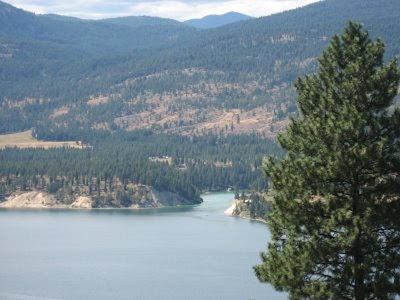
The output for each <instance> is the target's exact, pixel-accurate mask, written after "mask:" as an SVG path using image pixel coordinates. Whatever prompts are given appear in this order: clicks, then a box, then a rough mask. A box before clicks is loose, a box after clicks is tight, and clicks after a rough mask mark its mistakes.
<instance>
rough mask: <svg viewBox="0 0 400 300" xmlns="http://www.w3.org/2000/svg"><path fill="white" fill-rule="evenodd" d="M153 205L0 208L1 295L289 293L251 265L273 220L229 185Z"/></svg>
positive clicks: (119, 296)
mask: <svg viewBox="0 0 400 300" xmlns="http://www.w3.org/2000/svg"><path fill="white" fill-rule="evenodd" d="M203 199H204V203H202V204H201V205H199V206H195V207H184V208H183V207H181V208H168V209H155V210H141V211H131V210H129V211H128V210H92V211H85V210H0V299H28V300H32V299H174V300H175V299H286V296H285V295H284V294H281V293H277V292H275V291H274V290H273V288H272V287H271V286H269V285H267V284H262V283H259V282H258V280H257V278H256V277H255V275H254V274H253V271H252V266H253V265H255V264H257V263H259V262H260V259H259V252H260V251H263V250H265V249H266V245H267V240H268V238H269V234H268V231H267V227H266V225H264V224H262V223H257V222H252V221H248V220H243V219H239V218H233V217H228V216H225V215H224V213H223V212H224V210H225V209H226V208H227V207H228V206H229V205H230V203H231V202H232V200H233V194H231V193H217V194H208V195H204V197H203Z"/></svg>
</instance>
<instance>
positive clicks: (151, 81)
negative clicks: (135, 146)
mask: <svg viewBox="0 0 400 300" xmlns="http://www.w3.org/2000/svg"><path fill="white" fill-rule="evenodd" d="M1 16H2V17H1V21H0V23H1V24H6V23H7V24H8V23H10V24H8V25H7V26H1V27H0V37H1V38H0V41H1V43H0V53H1V57H2V59H1V60H0V66H1V68H0V88H1V90H2V95H1V96H2V106H1V108H0V120H1V122H0V131H1V132H13V131H18V130H20V131H22V130H26V129H29V128H32V127H34V128H47V129H49V128H52V132H59V131H60V130H64V131H65V132H69V134H68V135H69V138H71V136H70V133H71V132H77V131H78V130H83V129H98V130H106V131H116V130H118V129H122V130H128V131H132V130H136V129H151V130H153V131H156V132H170V133H179V134H184V135H203V134H207V133H210V132H211V133H215V134H222V135H226V134H239V133H252V132H256V133H259V134H261V135H264V136H267V137H274V136H275V135H276V133H277V132H278V131H279V130H280V129H281V128H283V127H284V126H285V125H286V123H287V117H288V116H289V115H291V114H294V113H296V106H295V103H294V98H295V94H294V91H293V87H292V83H293V80H294V79H295V78H296V77H297V76H298V75H302V74H306V73H310V72H313V71H314V70H315V66H316V64H317V57H318V56H319V55H320V53H321V51H322V49H323V48H324V47H326V45H327V44H328V42H329V40H330V38H331V37H332V35H333V34H334V33H336V32H341V31H342V29H343V27H344V26H345V24H346V23H347V22H348V20H349V19H352V20H353V21H359V22H363V23H364V24H365V26H366V28H367V29H368V30H369V31H370V33H371V36H372V37H373V38H375V37H377V36H381V37H382V38H383V39H384V41H385V42H386V44H387V54H388V56H391V57H392V56H396V55H399V53H400V50H399V49H400V40H399V39H398V37H399V36H400V23H399V22H398V20H399V19H400V2H399V1H398V0H382V1H379V3H378V2H376V1H373V0H354V1H346V0H326V1H323V2H319V3H316V4H312V5H309V6H306V7H303V8H299V9H295V10H292V11H289V12H285V13H281V14H276V15H273V16H269V17H264V18H259V19H252V20H249V21H245V22H241V23H240V24H238V23H234V24H231V25H227V26H223V27H220V28H216V29H210V30H196V29H192V28H190V27H189V26H186V25H183V24H181V25H179V24H176V22H174V21H170V20H160V19H157V18H156V19H155V20H153V19H152V18H140V17H139V19H135V18H122V19H114V20H111V21H110V20H105V21H82V20H77V19H68V18H67V19H66V20H55V19H57V18H54V17H48V16H47V17H46V16H35V15H32V14H29V13H26V12H23V11H20V10H16V9H13V8H10V7H9V6H6V9H4V8H3V9H1ZM61 19H62V18H61ZM32 20H33V21H32ZM135 20H136V21H137V23H135V22H136V21H135ZM56 21H57V22H56ZM153 21H154V22H155V24H156V25H154V26H150V25H149V23H152V22H153ZM29 22H30V23H29ZM46 22H48V23H46ZM50 22H53V23H51V24H50ZM54 22H56V24H54ZM115 22H117V23H119V24H111V23H115ZM141 23H143V24H146V26H144V27H142V26H141V25H138V24H141ZM170 23H171V27H173V28H174V29H173V31H171V34H167V35H165V34H163V31H158V29H157V30H156V28H159V27H161V28H164V29H165V28H170V27H168V26H169V25H168V24H170ZM24 24H25V25H24ZM26 24H30V25H26ZM46 24H47V25H46ZM129 24H131V25H129ZM132 24H136V25H132ZM16 25H18V26H16ZM24 26H25V27H24ZM46 26H47V27H46ZM17 27H18V28H19V29H15V28H17ZM48 27H51V28H50V29H48V30H47V28H48ZM43 28H46V30H41V29H43ZM78 29H79V31H78ZM165 30H167V29H165ZM22 31H24V32H22ZM44 32H45V34H44ZM160 32H161V33H160ZM56 33H57V37H56ZM71 35H73V36H74V37H71ZM149 41H153V42H149ZM127 44H129V45H128V46H127ZM88 53H89V54H88ZM90 53H95V55H94V56H93V55H92V54H90ZM102 53H103V54H104V55H102ZM105 53H107V55H105ZM33 58H35V59H33ZM40 132H43V130H40ZM58 136H60V135H58ZM61 136H63V135H61ZM65 136H66V135H65ZM73 139H79V137H76V138H75V137H74V138H73Z"/></svg>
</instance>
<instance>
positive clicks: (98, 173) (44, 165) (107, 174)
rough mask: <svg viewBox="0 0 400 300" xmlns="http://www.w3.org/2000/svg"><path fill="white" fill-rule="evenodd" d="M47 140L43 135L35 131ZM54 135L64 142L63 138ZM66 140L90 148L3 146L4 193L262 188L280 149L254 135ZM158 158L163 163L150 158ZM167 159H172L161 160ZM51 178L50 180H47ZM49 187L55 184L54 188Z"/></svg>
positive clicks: (192, 194)
mask: <svg viewBox="0 0 400 300" xmlns="http://www.w3.org/2000/svg"><path fill="white" fill-rule="evenodd" d="M36 134H37V135H39V137H41V138H43V137H44V134H43V133H41V132H40V131H38V132H36ZM45 137H47V138H51V137H56V138H57V139H58V140H62V137H61V136H50V135H47V136H45ZM63 138H65V139H70V138H73V139H80V140H81V141H82V142H83V143H84V144H88V145H90V146H89V147H87V148H85V149H82V150H78V149H70V148H62V149H49V150H44V149H15V148H14V149H5V150H2V151H0V177H1V184H0V189H1V190H0V193H3V194H4V193H10V192H12V191H15V190H18V189H19V190H24V189H31V188H34V187H35V183H36V184H39V185H40V186H41V187H42V186H43V184H42V183H40V182H38V178H41V177H42V178H46V180H43V182H44V185H47V187H46V188H47V189H48V190H49V191H50V189H51V192H52V193H57V191H58V189H61V188H66V185H67V187H68V185H71V186H72V185H74V184H76V183H77V182H79V184H80V185H86V186H88V188H89V187H90V188H89V190H90V191H93V192H95V191H98V190H99V189H100V185H101V186H109V188H110V189H113V185H114V184H116V183H118V184H122V186H123V187H126V186H127V185H128V184H129V183H132V182H133V183H141V184H145V185H150V186H153V187H154V188H156V189H157V190H160V191H170V192H174V193H177V194H179V195H181V196H183V197H186V198H190V199H197V198H199V195H200V193H201V192H202V191H206V190H222V189H227V188H229V187H231V188H237V189H249V188H251V187H252V185H253V188H257V186H258V187H259V188H260V187H262V186H263V184H264V183H265V182H266V179H265V178H264V175H263V172H262V170H261V165H262V159H263V157H264V155H265V154H270V155H271V154H272V155H273V154H275V155H277V156H280V155H281V154H282V151H281V150H280V148H279V147H278V146H277V145H276V144H275V143H274V142H273V141H270V140H266V139H263V138H260V137H259V136H256V135H242V136H230V137H225V138H222V137H217V136H215V135H208V136H203V137H192V138H189V137H182V136H176V135H156V134H153V133H152V132H150V131H138V132H134V133H127V132H118V133H114V134H110V133H106V132H104V133H103V134H95V133H93V132H90V131H89V132H85V133H82V132H81V133H80V134H77V133H76V135H75V136H73V137H71V136H70V135H66V136H63ZM154 157H156V158H160V161H155V160H151V159H150V158H154ZM165 157H168V158H170V159H169V160H168V161H163V160H162V159H163V158H165ZM47 179H48V180H47ZM50 186H51V188H50Z"/></svg>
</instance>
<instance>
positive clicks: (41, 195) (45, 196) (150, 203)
mask: <svg viewBox="0 0 400 300" xmlns="http://www.w3.org/2000/svg"><path fill="white" fill-rule="evenodd" d="M191 204H196V203H193V201H191V200H189V199H186V198H184V197H182V196H179V195H178V194H175V193H171V192H161V191H157V190H155V189H153V188H152V187H150V186H144V185H137V186H136V187H135V189H134V192H131V193H130V194H128V193H127V194H126V195H124V198H122V199H119V200H118V199H117V198H115V197H110V198H109V199H108V200H107V199H106V200H102V201H99V199H98V198H95V197H91V196H88V195H75V196H72V197H69V198H68V199H62V200H60V199H57V197H56V195H53V194H50V193H48V192H46V191H40V190H35V191H19V192H15V193H13V194H11V195H10V196H8V197H6V198H5V199H4V200H3V201H2V202H0V208H37V209H45V208H54V209H68V208H70V209H92V208H99V209H107V208H118V209H119V208H121V209H122V208H123V209H142V208H161V207H168V206H179V205H191Z"/></svg>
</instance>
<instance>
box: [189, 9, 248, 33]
mask: <svg viewBox="0 0 400 300" xmlns="http://www.w3.org/2000/svg"><path fill="white" fill-rule="evenodd" d="M251 18H252V17H250V16H247V15H244V14H241V13H237V12H234V11H231V12H228V13H226V14H223V15H209V16H205V17H203V18H201V19H191V20H187V21H185V22H183V23H185V24H187V25H190V26H193V27H196V28H200V29H209V28H216V27H220V26H223V25H227V24H231V23H235V22H240V21H246V20H249V19H251Z"/></svg>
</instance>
